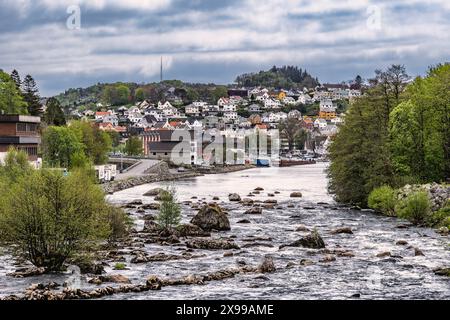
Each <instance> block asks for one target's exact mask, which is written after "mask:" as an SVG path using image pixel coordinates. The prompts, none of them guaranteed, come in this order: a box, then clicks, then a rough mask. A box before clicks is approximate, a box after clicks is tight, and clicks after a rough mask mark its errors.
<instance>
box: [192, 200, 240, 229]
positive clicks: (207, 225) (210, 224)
mask: <svg viewBox="0 0 450 320" xmlns="http://www.w3.org/2000/svg"><path fill="white" fill-rule="evenodd" d="M191 223H192V224H194V225H196V226H198V227H200V228H202V229H203V230H205V231H211V230H218V231H227V230H230V229H231V227H230V221H229V220H228V217H227V215H226V214H225V213H224V212H223V211H222V209H221V208H220V207H219V206H218V205H216V204H209V205H206V206H204V207H203V208H201V209H200V211H199V212H198V213H197V215H196V216H195V217H194V218H192V220H191Z"/></svg>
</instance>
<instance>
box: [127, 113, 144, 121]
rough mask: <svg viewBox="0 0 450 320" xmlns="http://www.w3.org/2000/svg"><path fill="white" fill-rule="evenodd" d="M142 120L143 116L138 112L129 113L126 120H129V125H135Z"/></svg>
mask: <svg viewBox="0 0 450 320" xmlns="http://www.w3.org/2000/svg"><path fill="white" fill-rule="evenodd" d="M142 118H143V115H142V114H141V113H140V112H139V113H138V112H130V113H129V114H128V120H130V122H131V123H133V124H136V123H138V122H139V121H141V119H142Z"/></svg>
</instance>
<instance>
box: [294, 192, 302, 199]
mask: <svg viewBox="0 0 450 320" xmlns="http://www.w3.org/2000/svg"><path fill="white" fill-rule="evenodd" d="M301 197H303V194H302V193H301V192H292V193H291V198H301Z"/></svg>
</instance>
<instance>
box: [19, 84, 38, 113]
mask: <svg viewBox="0 0 450 320" xmlns="http://www.w3.org/2000/svg"><path fill="white" fill-rule="evenodd" d="M22 88H23V97H24V100H25V102H26V103H27V105H28V113H29V114H30V115H32V116H39V117H40V116H41V115H42V105H41V98H40V97H39V90H38V88H37V85H36V81H34V79H33V77H32V76H30V75H27V76H26V77H25V79H24V80H23V83H22Z"/></svg>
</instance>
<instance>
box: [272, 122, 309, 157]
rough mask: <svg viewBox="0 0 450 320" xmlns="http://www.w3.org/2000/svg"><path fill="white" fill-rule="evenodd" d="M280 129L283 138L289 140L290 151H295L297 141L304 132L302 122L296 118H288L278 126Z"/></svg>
mask: <svg viewBox="0 0 450 320" xmlns="http://www.w3.org/2000/svg"><path fill="white" fill-rule="evenodd" d="M278 129H279V130H280V133H281V136H282V137H283V138H285V139H286V140H287V142H288V145H289V150H293V149H294V145H295V141H296V139H297V137H298V136H299V134H300V133H301V132H302V127H301V123H300V121H299V120H298V119H295V118H287V119H286V120H283V121H281V122H280V123H279V124H278ZM305 141H306V140H305Z"/></svg>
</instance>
